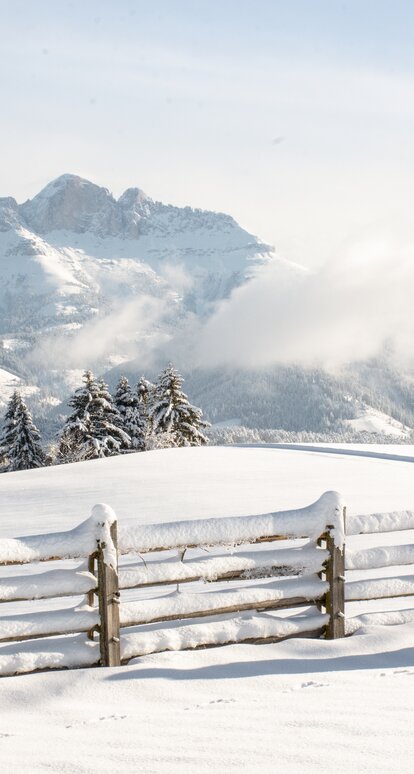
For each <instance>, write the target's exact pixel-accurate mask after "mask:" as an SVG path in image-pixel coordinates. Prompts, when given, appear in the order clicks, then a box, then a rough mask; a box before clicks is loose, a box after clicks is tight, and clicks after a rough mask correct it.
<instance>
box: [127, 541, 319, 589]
mask: <svg viewBox="0 0 414 774" xmlns="http://www.w3.org/2000/svg"><path fill="white" fill-rule="evenodd" d="M328 556H329V553H328V551H326V550H324V549H321V548H316V547H314V546H311V545H310V546H309V547H301V548H280V549H279V548H278V549H275V548H272V549H271V550H267V551H256V552H255V553H248V554H247V553H246V554H242V553H240V554H237V555H232V554H227V555H225V556H214V557H212V558H210V557H200V558H198V559H197V561H195V562H194V561H189V562H185V563H184V562H176V561H171V559H168V560H167V561H161V562H147V563H146V564H145V565H143V564H142V561H141V562H140V563H139V564H138V565H136V566H131V565H128V566H127V567H123V566H121V567H120V571H119V585H120V588H121V589H127V588H133V587H134V586H139V585H144V584H145V585H151V584H154V583H168V582H178V581H180V582H183V581H186V580H188V579H190V578H200V580H205V581H214V580H216V579H217V578H218V577H220V576H222V575H225V574H226V573H234V572H239V573H242V575H243V576H244V577H246V578H251V577H253V578H254V577H257V575H259V577H261V571H266V570H267V571H268V572H269V574H272V571H274V574H275V575H277V574H278V573H277V568H289V569H290V570H291V571H292V572H291V574H293V572H294V571H296V572H301V573H305V572H306V573H316V572H319V571H320V570H321V569H322V566H323V563H324V562H325V561H326V560H327V558H328ZM286 574H287V573H286Z"/></svg>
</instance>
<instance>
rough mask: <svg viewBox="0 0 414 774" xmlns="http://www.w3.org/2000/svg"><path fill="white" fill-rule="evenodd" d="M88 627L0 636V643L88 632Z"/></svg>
mask: <svg viewBox="0 0 414 774" xmlns="http://www.w3.org/2000/svg"><path fill="white" fill-rule="evenodd" d="M90 630H91V629H90V626H89V628H87V627H86V626H82V625H81V626H76V628H71V629H65V631H63V632H62V631H53V630H52V631H49V632H42V633H40V634H17V635H13V637H0V643H1V644H2V645H3V644H4V643H6V642H25V641H26V640H44V639H45V638H47V637H64V636H65V635H67V634H83V633H84V632H89V631H90Z"/></svg>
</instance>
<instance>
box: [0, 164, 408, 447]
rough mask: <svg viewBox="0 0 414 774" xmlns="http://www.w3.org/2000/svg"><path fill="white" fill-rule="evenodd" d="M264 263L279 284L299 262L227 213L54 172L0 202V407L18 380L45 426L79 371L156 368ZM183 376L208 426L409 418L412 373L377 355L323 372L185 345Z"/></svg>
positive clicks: (317, 428)
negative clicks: (236, 360)
mask: <svg viewBox="0 0 414 774" xmlns="http://www.w3.org/2000/svg"><path fill="white" fill-rule="evenodd" d="M269 262H272V264H273V269H275V270H277V272H278V276H280V278H281V281H284V280H285V279H288V280H289V281H293V282H295V281H296V279H297V278H298V276H300V275H302V274H303V272H304V271H305V270H304V269H302V268H301V267H298V266H296V265H294V264H292V263H289V262H288V261H285V260H283V259H281V258H279V257H277V256H276V254H275V252H274V250H273V248H272V247H271V246H269V245H267V244H265V243H263V242H261V241H260V240H259V239H258V238H257V237H255V236H252V235H251V234H249V233H248V232H247V231H245V230H244V229H243V228H241V226H239V225H238V224H237V223H236V221H235V220H234V219H233V218H232V217H230V216H229V215H225V214H223V213H217V212H209V211H204V210H199V209H192V208H191V207H176V206H173V205H171V204H163V203H161V202H158V201H154V200H153V199H151V198H150V197H149V196H147V195H146V194H145V193H144V192H143V191H142V190H141V189H139V188H129V189H128V190H126V191H125V192H124V193H123V194H122V196H120V197H119V198H118V199H116V198H115V197H114V196H113V195H112V194H111V193H110V191H109V190H108V189H107V188H102V187H100V186H98V185H95V184H94V183H92V182H89V181H88V180H85V179H83V178H81V177H78V176H76V175H69V174H65V175H62V176H61V177H59V178H57V179H56V180H54V181H52V182H51V183H49V184H48V185H47V186H46V187H45V188H43V190H41V191H40V192H39V193H38V194H37V195H36V196H34V198H33V199H31V200H29V201H27V202H24V203H23V204H18V203H17V202H16V201H15V199H13V198H12V197H5V198H2V199H0V369H1V370H0V409H1V408H2V406H4V404H5V402H6V401H7V399H8V397H9V395H10V391H11V389H12V388H13V387H15V386H17V385H18V386H19V388H20V389H22V390H23V391H24V393H25V394H26V395H27V396H30V403H31V407H32V408H33V410H34V413H35V414H36V415H37V417H38V420H39V423H40V425H41V426H42V427H43V429H45V430H46V431H47V429H48V427H52V426H53V423H54V420H53V414H54V415H55V416H56V415H57V414H58V413H59V411H62V408H61V407H60V403H61V401H65V399H66V398H67V396H68V394H69V393H70V392H71V391H72V390H73V389H75V388H76V387H77V386H79V383H80V381H81V375H82V371H83V370H84V369H85V368H88V367H90V368H93V369H94V370H95V371H96V372H97V373H100V374H104V375H105V378H107V379H108V381H109V382H110V384H111V385H113V384H114V382H115V380H116V378H118V376H119V375H120V374H121V373H126V374H127V375H129V376H130V378H131V379H132V380H134V379H137V378H138V377H139V376H140V375H141V373H142V371H143V370H146V372H147V375H148V376H149V377H153V376H155V374H156V372H157V370H159V368H160V367H161V366H162V365H164V364H165V361H166V360H168V358H169V354H170V344H171V340H172V339H174V347H175V349H174V357H175V354H176V352H179V351H180V349H179V346H178V344H179V343H180V340H183V341H184V345H183V347H184V348H185V346H186V345H185V342H186V340H187V339H186V338H185V337H186V335H187V334H188V332H189V331H190V332H192V335H193V337H194V335H196V334H194V331H195V332H196V331H197V326H199V325H200V324H202V322H203V321H204V320H206V319H207V318H209V316H211V315H212V314H213V313H214V311H215V310H216V308H217V304H218V303H219V302H220V301H222V300H223V299H226V298H228V297H229V296H230V295H231V294H232V292H233V291H234V290H235V289H236V288H238V287H239V286H242V285H243V284H244V283H247V282H249V281H250V280H251V279H252V278H253V277H254V276H255V274H257V273H260V271H261V268H262V267H263V266H264V265H265V264H267V263H269ZM177 346H178V348H177ZM186 377H187V380H186V384H187V389H188V390H189V392H190V397H191V398H192V399H193V400H194V401H195V402H197V403H198V404H199V405H200V406H201V407H202V408H203V410H204V411H205V413H206V415H207V417H208V418H209V419H210V421H211V422H213V423H218V424H223V423H226V422H230V423H232V424H235V422H236V421H237V422H238V424H241V425H244V426H246V427H247V428H255V427H256V428H261V429H263V428H283V429H285V430H288V431H301V430H306V431H312V432H330V431H336V432H337V431H341V429H348V430H349V428H353V429H355V430H357V429H358V428H360V427H361V428H364V429H365V430H366V428H367V427H376V428H381V429H384V428H385V429H387V427H391V428H393V432H395V427H396V426H395V425H393V424H392V421H393V420H395V421H399V422H400V423H402V426H404V427H403V429H402V430H401V436H404V435H406V432H407V431H406V430H405V426H406V425H407V426H408V427H409V428H411V427H413V426H414V387H413V384H414V382H413V380H412V379H411V378H410V377H403V376H402V375H401V374H399V373H396V372H395V371H394V370H393V369H392V368H390V367H389V365H388V363H387V362H385V361H384V362H381V361H376V362H371V363H365V364H362V365H359V366H356V365H355V364H354V365H351V366H350V367H349V368H348V369H344V372H343V373H342V374H341V375H340V376H338V375H337V376H332V375H328V374H326V373H324V372H322V371H318V370H315V369H304V368H302V367H300V366H291V367H286V366H278V367H273V368H268V369H266V370H262V371H253V370H246V369H245V370H240V369H239V370H236V369H234V368H233V369H230V368H225V369H220V370H217V369H216V370H212V369H206V368H205V369H201V370H200V368H195V367H193V368H189V366H188V355H187V365H186ZM373 411H374V412H380V413H381V415H383V416H381V417H379V416H378V414H373V413H372V412H373ZM50 417H52V419H50ZM364 417H365V419H364ZM373 417H375V421H374V420H373ZM387 417H391V418H392V420H391V424H390V423H389V422H388V419H387ZM354 420H355V421H354ZM357 420H359V421H357Z"/></svg>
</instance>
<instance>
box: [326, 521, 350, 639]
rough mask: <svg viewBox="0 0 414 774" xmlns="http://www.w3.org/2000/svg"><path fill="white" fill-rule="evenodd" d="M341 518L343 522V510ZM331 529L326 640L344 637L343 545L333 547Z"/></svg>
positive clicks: (329, 532)
mask: <svg viewBox="0 0 414 774" xmlns="http://www.w3.org/2000/svg"><path fill="white" fill-rule="evenodd" d="M342 516H343V519H344V522H345V508H344V509H343V512H342ZM333 529H334V528H333V527H332V526H331V525H328V527H327V532H326V547H327V549H328V551H329V559H328V561H327V565H326V580H327V581H328V583H329V591H328V592H327V594H326V612H327V613H328V615H329V622H328V625H327V627H326V638H327V639H328V640H336V639H338V638H340V637H345V544H343V545H342V546H336V545H335V542H334V537H333Z"/></svg>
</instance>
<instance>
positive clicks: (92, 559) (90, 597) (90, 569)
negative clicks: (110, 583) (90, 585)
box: [86, 551, 97, 640]
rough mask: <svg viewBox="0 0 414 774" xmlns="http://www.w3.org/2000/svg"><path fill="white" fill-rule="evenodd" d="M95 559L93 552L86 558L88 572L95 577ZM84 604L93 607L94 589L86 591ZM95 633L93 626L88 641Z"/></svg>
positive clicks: (95, 555) (95, 554)
mask: <svg viewBox="0 0 414 774" xmlns="http://www.w3.org/2000/svg"><path fill="white" fill-rule="evenodd" d="M96 557H97V552H96V551H95V552H94V553H93V554H90V555H89V556H88V572H90V573H91V574H92V575H95V560H96ZM86 602H87V604H88V605H89V607H94V606H95V589H91V590H90V591H88V593H87V595H86ZM95 631H96V626H94V627H93V628H92V629H89V631H88V635H87V636H88V640H93V639H94V634H95Z"/></svg>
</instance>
